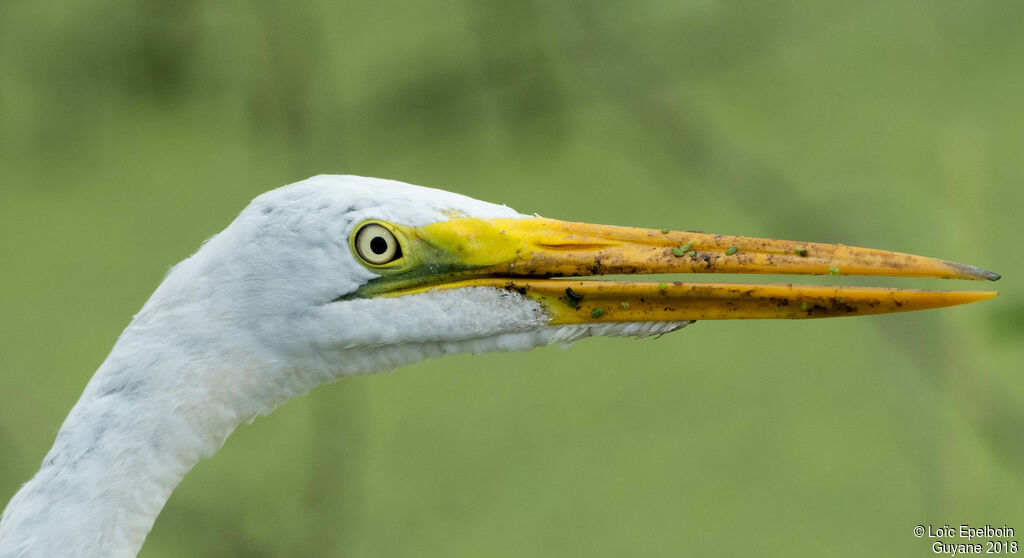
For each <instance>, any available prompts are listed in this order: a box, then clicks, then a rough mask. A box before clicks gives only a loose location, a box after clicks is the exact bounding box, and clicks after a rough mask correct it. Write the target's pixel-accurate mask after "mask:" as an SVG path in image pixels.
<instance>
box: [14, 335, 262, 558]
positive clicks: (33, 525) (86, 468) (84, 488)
mask: <svg viewBox="0 0 1024 558" xmlns="http://www.w3.org/2000/svg"><path fill="white" fill-rule="evenodd" d="M126 337H131V336H130V330H129V331H126V332H125V336H122V340H121V341H122V342H121V343H119V346H120V347H125V346H127V345H135V347H136V348H137V347H138V344H132V343H124V341H125V340H126ZM120 347H115V350H114V352H112V353H111V355H110V357H108V359H107V361H106V362H105V363H104V364H103V366H102V367H101V368H100V369H99V371H98V372H97V373H96V375H95V376H94V377H93V379H92V380H91V381H90V383H89V385H88V386H87V387H86V390H85V393H84V394H83V395H82V398H81V399H80V400H79V401H78V403H77V404H76V405H75V407H74V409H72V411H71V413H70V414H69V415H68V418H67V419H66V421H65V423H64V425H63V426H62V428H61V429H60V432H59V433H58V435H57V440H56V442H55V443H54V445H53V448H52V449H51V450H50V452H49V454H47V456H46V458H45V460H44V461H43V465H42V467H41V468H40V470H39V472H38V473H37V474H36V476H35V477H34V478H33V479H32V480H31V481H29V482H28V483H27V484H25V486H24V487H22V489H21V490H20V491H19V492H18V494H17V495H15V497H14V498H13V499H12V500H11V502H10V504H9V505H8V506H7V508H6V510H5V511H4V514H3V519H2V523H0V558H14V557H17V558H27V557H37V556H38V557H43V556H78V557H93V556H95V557H100V556H110V557H121V556H135V555H136V554H137V553H138V551H139V548H140V547H141V546H142V542H143V540H144V539H145V537H146V534H147V533H148V532H149V530H150V528H151V527H152V525H153V522H154V520H155V519H156V516H157V514H159V513H160V510H161V509H162V508H163V506H164V503H165V502H166V501H167V499H168V497H170V494H171V492H172V491H173V490H174V488H175V486H177V485H178V483H179V482H180V481H181V479H182V477H183V476H184V475H185V473H187V472H188V471H189V470H190V469H191V468H192V467H193V466H194V465H195V464H196V462H197V461H198V460H199V459H200V457H202V456H204V455H209V454H212V453H213V452H214V451H216V449H217V448H219V447H220V445H221V443H222V442H223V440H224V439H225V438H226V437H227V436H228V435H229V434H230V433H231V431H232V430H233V429H234V428H235V427H236V426H237V425H238V423H239V421H240V420H243V417H242V416H241V415H240V412H241V411H242V410H241V409H237V408H234V407H235V405H234V404H233V403H229V402H228V401H226V400H225V399H224V398H223V397H222V396H221V395H222V394H217V396H215V391H213V390H208V389H207V390H189V391H187V393H188V396H189V397H188V398H187V400H186V398H185V397H184V393H185V391H183V390H181V389H178V387H179V386H176V385H175V384H180V382H178V381H175V380H174V379H175V378H176V379H178V380H183V379H186V378H188V377H191V376H195V375H196V373H197V372H198V370H197V368H198V367H200V366H203V364H202V362H201V361H198V362H197V361H195V360H190V359H186V358H182V356H183V355H180V354H173V353H171V352H169V351H167V350H163V351H161V350H160V349H159V348H154V347H150V348H151V349H155V351H156V352H151V353H149V354H148V355H145V356H144V357H143V356H142V353H140V352H139V351H137V350H131V351H130V352H129V351H126V350H119V348H120ZM165 347H166V345H165ZM126 353H128V354H126ZM140 357H141V358H140ZM203 375H205V374H203ZM168 378H171V379H172V380H171V381H168ZM250 416H251V415H250Z"/></svg>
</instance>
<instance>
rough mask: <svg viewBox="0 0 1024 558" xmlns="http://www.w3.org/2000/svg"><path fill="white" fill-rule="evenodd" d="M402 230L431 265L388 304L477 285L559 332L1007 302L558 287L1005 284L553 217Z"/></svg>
mask: <svg viewBox="0 0 1024 558" xmlns="http://www.w3.org/2000/svg"><path fill="white" fill-rule="evenodd" d="M396 228H398V229H399V232H401V233H403V236H405V237H406V238H405V239H406V242H407V243H408V244H409V246H407V249H408V251H409V252H411V253H420V254H427V255H428V256H429V257H423V258H421V262H422V263H420V264H418V265H416V266H414V267H412V268H411V269H408V270H405V271H402V272H398V273H394V274H392V275H391V276H386V277H382V278H381V279H380V280H377V281H382V283H381V284H380V285H378V286H377V289H379V290H380V291H383V292H380V294H385V292H386V293H387V294H392V295H402V294H409V293H413V292H422V291H424V290H428V289H451V288H461V287H473V286H490V287H496V288H501V289H508V290H514V291H517V292H520V293H522V294H524V295H526V296H529V297H531V298H534V299H536V300H538V301H540V302H541V304H542V305H543V306H544V307H545V308H546V309H547V311H548V313H549V314H550V315H551V318H552V323H555V324H560V323H561V324H566V323H583V322H594V321H680V320H707V319H742V318H824V317H834V316H856V315H865V314H882V313H889V312H902V311H909V310H923V309H927V308H938V307H943V306H953V305H957V304H966V303H968V302H975V301H979V300H984V299H987V298H991V297H993V296H996V293H994V292H975V291H921V290H910V289H892V288H875V287H831V286H810V285H763V284H730V283H683V282H678V281H676V282H663V283H657V282H617V281H593V280H587V281H580V280H572V281H569V280H553V279H551V278H552V277H579V276H594V275H606V274H650V273H660V274H671V273H756V274H767V273H773V274H798V275H873V276H875V275H877V276H898V277H936V278H943V279H974V280H985V279H987V280H992V281H994V280H997V279H999V275H998V274H995V273H992V272H990V271H986V270H983V269H980V268H977V267H972V266H966V265H961V264H957V263H953V262H947V261H943V260H938V259H934V258H926V257H922V256H914V255H910V254H900V253H897V252H887V251H883V250H873V249H868V248H855V247H851V246H844V245H841V244H839V245H837V244H819V243H807V242H792V241H784V240H769V239H761V238H747V237H741V236H726V235H712V234H704V233H691V232H678V231H668V230H661V231H658V230H651V229H639V228H630V227H615V226H605V225H592V224H586V223H569V222H564V221H556V220H552V219H543V218H524V219H470V218H456V219H452V220H449V221H445V222H440V223H434V224H431V225H428V226H425V227H421V228H418V229H412V228H404V227H396ZM372 283H373V282H371V284H368V285H367V286H368V287H371V285H372ZM371 288H372V287H371ZM377 289H374V290H377Z"/></svg>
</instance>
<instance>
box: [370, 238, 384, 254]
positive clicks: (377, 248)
mask: <svg viewBox="0 0 1024 558" xmlns="http://www.w3.org/2000/svg"><path fill="white" fill-rule="evenodd" d="M370 250H372V251H373V253H374V254H377V255H378V256H379V255H381V254H383V253H384V252H387V251H388V241H387V240H384V237H383V236H375V237H373V240H371V241H370Z"/></svg>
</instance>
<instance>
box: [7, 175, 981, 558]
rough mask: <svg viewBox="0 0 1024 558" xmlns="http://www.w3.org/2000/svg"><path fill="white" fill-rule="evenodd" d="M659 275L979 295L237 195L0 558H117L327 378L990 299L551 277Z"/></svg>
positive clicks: (322, 202) (328, 187) (680, 242)
mask: <svg viewBox="0 0 1024 558" xmlns="http://www.w3.org/2000/svg"><path fill="white" fill-rule="evenodd" d="M681 272H697V273H700V272H730V273H792V274H829V273H831V274H836V273H841V274H844V275H894V276H897V275H898V276H920V277H943V278H959V279H989V280H995V279H998V278H999V276H998V275H996V274H994V273H991V272H988V271H985V270H982V269H979V268H975V267H970V266H965V265H960V264H955V263H951V262H945V261H941V260H935V259H931V258H923V257H919V256H911V255H906V254H897V253H893V252H883V251H879V250H869V249H863V248H852V247H846V246H842V245H828V244H813V243H801V242H788V241H778V240H764V239H753V238H744V237H736V236H723V235H710V234H701V233H691V232H680V231H669V230H646V229H635V228H625V227H611V226H601V225H589V224H581V223H568V222H562V221H555V220H550V219H543V218H540V217H531V216H527V215H521V214H519V213H517V212H515V211H513V210H512V209H509V208H508V207H504V206H499V205H493V204H490V203H486V202H482V201H477V200H474V199H471V198H467V197H464V196H460V195H457V194H452V193H448V192H444V191H441V190H434V189H430V188H423V187H419V186H412V185H408V184H403V183H400V182H394V181H388V180H379V179H372V178H362V177H356V176H317V177H314V178H310V179H308V180H305V181H302V182H298V183H295V184H292V185H289V186H285V187H282V188H279V189H276V190H273V191H270V192H268V193H266V194H263V195H261V196H259V197H257V198H256V199H255V200H254V201H253V202H252V203H251V204H250V205H249V206H248V207H247V208H246V209H245V210H244V211H242V213H241V214H240V215H239V216H238V218H237V219H235V221H234V222H233V223H231V225H229V226H228V228H227V229H225V230H224V231H223V232H221V233H220V234H218V235H216V236H214V237H213V238H211V239H209V240H208V241H207V242H206V243H205V244H204V245H203V246H202V247H201V248H200V249H199V251H198V252H196V253H195V254H194V255H192V256H191V257H190V258H188V259H186V260H185V261H183V262H181V263H180V264H178V265H177V266H175V267H174V268H173V269H171V271H170V272H169V273H168V274H167V277H166V278H165V279H164V281H163V282H162V283H161V284H160V286H159V287H158V288H157V290H156V292H155V293H153V296H152V297H151V298H150V299H149V301H148V302H147V303H146V304H145V305H144V306H143V307H142V310H141V311H140V312H139V313H138V314H137V315H136V316H135V317H134V319H133V320H132V322H131V324H130V325H129V326H128V327H127V328H126V329H125V330H124V332H123V333H122V334H121V336H120V338H118V340H117V342H116V343H115V344H114V348H113V350H112V351H111V352H110V355H109V356H108V357H107V359H106V360H105V361H104V363H103V364H102V365H101V366H100V368H99V370H98V371H97V372H96V374H95V375H94V376H93V377H92V379H91V380H90V381H89V383H88V385H87V386H86V387H85V391H84V393H83V394H82V397H81V399H79V401H78V403H77V404H76V405H75V406H74V408H73V409H72V410H71V413H70V414H69V415H68V417H67V419H66V420H65V421H64V424H63V426H62V427H61V429H60V431H59V433H58V434H57V439H56V442H55V443H54V445H53V448H52V449H51V450H50V452H49V453H48V454H47V455H46V458H45V459H44V461H43V464H42V467H41V468H40V470H39V472H38V473H37V474H36V475H35V477H34V478H32V480H30V481H29V482H28V483H26V484H25V485H24V486H23V487H22V488H21V490H20V491H19V492H18V493H17V494H16V495H15V496H14V497H13V498H12V499H11V501H10V503H9V504H8V506H7V508H6V510H5V511H4V513H3V517H2V520H0V557H2V558H14V557H18V558H26V557H47V558H50V557H53V556H76V557H122V556H134V555H135V554H136V553H137V552H138V550H139V549H140V547H141V546H142V543H143V540H144V539H145V537H146V534H147V533H148V532H149V530H150V528H151V527H152V525H153V521H154V520H155V518H156V516H157V514H158V513H159V512H160V509H161V508H162V507H163V505H164V503H165V502H166V500H167V498H168V497H169V496H170V494H171V491H172V490H173V489H174V487H175V486H176V485H177V484H178V483H179V482H180V481H181V479H182V477H183V476H184V475H185V474H186V473H187V472H188V471H189V470H190V469H191V468H192V467H193V465H195V464H196V462H197V461H198V460H199V459H200V458H202V457H206V456H210V455H212V454H213V453H214V452H215V451H217V449H218V448H219V447H220V446H221V445H222V444H223V442H224V440H225V438H227V436H228V435H229V434H231V432H232V431H233V430H234V429H235V427H237V426H238V425H239V424H241V423H242V422H245V421H250V420H252V419H253V418H254V417H256V416H257V415H261V414H266V413H269V412H270V411H271V410H272V409H274V408H275V407H277V406H278V405H280V404H281V403H283V402H284V401H286V400H288V399H290V398H292V397H295V396H297V395H300V394H303V393H305V392H307V391H309V390H310V389H312V388H314V387H316V386H317V385H319V384H321V383H324V382H329V381H333V380H336V379H338V378H339V377H341V376H345V375H350V374H359V373H369V372H376V371H379V370H386V369H392V368H395V367H398V366H402V365H405V364H409V363H412V362H416V361H419V360H422V359H426V358H431V357H438V356H442V355H445V354H453V353H461V352H473V353H481V352H487V351H510V350H527V349H530V348H533V347H537V346H540V345H547V344H550V343H556V342H572V341H574V340H577V339H580V338H583V337H587V336H591V335H626V336H636V337H643V336H647V335H652V334H661V333H666V332H669V331H673V330H676V329H679V328H681V327H683V326H685V325H687V324H688V323H690V322H691V321H693V320H701V319H730V318H819V317H830V316H849V315H858V314H876V313H883V312H899V311H906V310H918V309H924V308H934V307H939V306H948V305H953V304H963V303H967V302H973V301H977V300H982V299H986V298H990V297H992V296H995V294H996V293H992V292H965V291H946V292H942V291H915V290H903V289H882V288H865V287H828V286H798V285H740V284H722V283H696V284H687V283H681V282H665V283H655V282H612V281H597V280H569V279H553V278H552V277H573V276H585V275H602V274H610V273H615V274H637V273H681Z"/></svg>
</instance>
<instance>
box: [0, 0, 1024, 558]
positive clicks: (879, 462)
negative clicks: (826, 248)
mask: <svg viewBox="0 0 1024 558" xmlns="http://www.w3.org/2000/svg"><path fill="white" fill-rule="evenodd" d="M1022 36H1024V3H1020V2H1012V1H995V0H993V1H980V0H979V1H974V2H960V1H954V0H927V1H924V0H922V1H909V2H890V1H874V2H866V3H861V2H858V3H848V2H840V1H829V2H797V1H786V2H771V3H769V2H722V1H675V2H666V1H657V0H644V1H638V2H621V3H612V2H600V3H599V2H585V1H574V2H565V3H561V2H536V1H526V2H499V1H494V0H489V1H473V0H467V1H463V2H441V3H437V2H395V3H391V2H381V3H358V4H356V3H348V2H327V1H314V2H308V3H297V2H289V3H286V2H280V3H273V2H264V1H256V2H238V1H232V0H228V1H224V2H199V1H196V0H190V1H171V0H148V1H140V2H133V3H123V2H112V1H109V0H99V1H94V2H88V3H83V2H70V1H65V0H59V1H54V0H48V1H46V2H24V1H20V2H19V1H6V2H3V3H2V4H0V255H2V263H0V266H2V267H0V270H2V272H0V293H2V295H0V501H2V502H6V500H7V499H8V498H9V497H10V496H11V495H12V494H13V493H14V492H15V491H16V489H17V488H18V486H19V485H20V483H22V482H24V481H26V480H27V479H28V478H30V476H31V475H32V474H33V472H34V471H35V470H36V468H37V467H38V465H39V463H40V462H41V460H42V458H43V455H44V454H45V453H46V451H47V449H48V448H49V446H50V444H51V443H52V441H53V437H54V435H55V433H56V429H57V428H58V426H59V425H60V423H61V422H62V420H63V419H64V417H65V415H66V413H67V411H68V410H69V409H70V407H71V406H72V404H73V403H74V402H75V400H76V399H77V397H78V395H79V394H80V393H81V390H82V388H83V387H84V385H85V383H86V381H87V380H88V378H89V376H90V375H91V374H92V372H93V371H94V370H95V369H96V367H97V366H98V365H99V364H100V362H102V360H103V358H104V357H105V355H106V354H107V352H108V351H109V350H110V347H111V346H112V344H113V342H114V340H115V339H116V337H117V335H118V333H119V332H120V331H121V330H122V329H123V328H124V327H125V325H127V323H128V321H129V320H130V318H131V316H132V314H133V313H134V312H135V311H137V310H138V309H139V308H140V307H141V305H142V304H143V302H144V301H145V300H146V298H147V297H148V296H149V294H150V293H151V292H152V291H153V289H154V288H155V287H156V285H157V284H158V283H159V282H160V280H161V277H162V276H163V274H164V273H165V272H166V271H167V269H168V268H169V266H171V265H172V264H174V263H176V262H178V261H180V260H181V259H183V258H185V257H186V256H188V255H189V254H190V253H192V252H193V251H194V250H195V249H196V248H197V247H198V246H199V244H200V243H201V242H202V241H203V239H205V238H207V237H209V236H210V235H212V234H214V233H216V232H218V231H219V230H221V229H222V228H223V227H224V226H226V225H227V224H228V223H229V222H230V221H231V220H232V218H233V217H234V216H235V215H236V214H237V212H238V211H240V210H241V209H242V207H244V206H245V204H246V203H247V202H248V201H249V200H250V199H251V198H252V197H254V196H256V195H257V194H259V193H261V192H263V191H265V190H268V189H270V188H273V187H276V186H280V185H283V184H286V183H289V182H293V181H296V180H300V179H303V178H306V177H307V176H309V175H312V174H317V173H350V174H362V175H369V176H379V177H386V178H394V179H399V180H404V181H407V182H412V183H416V184H423V185H430V186H437V187H442V188H445V189H449V190H453V191H457V192H461V193H464V194H468V195H471V196H475V197H479V198H483V199H486V200H489V201H494V202H500V203H506V204H508V205H510V206H512V207H514V208H516V209H518V210H520V211H522V212H526V213H532V212H537V213H540V214H541V215H544V216H549V217H556V218H562V219H570V220H586V221H593V222H603V223H610V224H622V225H637V226H648V227H655V228H660V227H673V228H682V229H702V230H707V231H710V232H722V233H732V234H746V235H755V236H772V237H778V238H788V239H799V240H814V241H839V242H844V243H849V244H854V245H864V246H871V247H876V248H885V249H892V250H900V251H907V252H913V253H918V254H924V255H930V256H936V257H941V258H947V259H952V260H956V261H961V262H964V263H970V264H975V265H979V266H982V267H986V268H989V269H993V270H995V271H998V272H1001V273H1003V274H1004V275H1005V276H1006V278H1005V279H1004V280H1003V281H1001V282H1000V283H998V284H995V285H983V284H963V283H950V282H942V281H928V280H894V281H884V280H883V281H878V280H874V281H872V282H873V283H882V284H891V285H896V286H922V287H931V288H961V287H962V288H981V289H984V288H991V287H996V288H998V290H1000V293H1001V294H1000V297H999V298H998V299H996V300H994V301H989V302H985V303H980V304H976V305H971V306H966V307H959V308H952V309H946V310H939V311H930V312H921V313H915V314H907V315H895V316H881V317H873V318H854V319H845V320H829V321H817V322H753V321H751V322H736V323H730V322H703V323H699V324H696V325H694V326H691V327H689V328H686V329H685V330H683V331H681V332H679V333H676V334H672V335H668V336H665V337H663V338H660V339H656V340H644V341H635V340H617V339H590V340H586V341H583V342H580V343H578V344H576V345H574V346H573V347H571V348H570V349H568V350H561V349H559V348H546V349H541V350H537V351H534V352H532V353H526V354H495V355H487V356H477V357H474V356H461V357H454V358H446V359H443V360H438V361H431V362H427V363H424V364H420V365H418V366H414V367H410V368H408V369H404V370H401V371H399V372H398V373H395V374H383V375H377V376H368V377H359V378H350V379H345V380H342V381H341V382H339V383H337V384H334V385H330V386H327V387H322V388H319V389H317V390H315V391H314V392H313V393H311V394H310V395H308V396H306V397H304V398H302V399H299V400H297V401H293V402H291V403H289V404H287V405H285V406H284V407H282V408H281V409H279V410H277V411H276V412H274V413H273V414H272V415H271V416H269V417H267V418H261V419H259V420H257V421H256V422H255V424H253V425H251V426H245V427H242V428H240V429H239V431H238V432H236V434H235V435H234V436H232V437H231V438H230V439H229V440H228V441H227V443H226V444H225V446H224V448H223V449H222V450H221V451H220V453H219V454H218V455H217V456H216V457H215V458H214V459H212V460H208V461H204V462H202V463H200V464H199V466H198V467H197V468H196V469H195V470H194V471H193V472H192V473H191V474H190V475H189V476H188V477H187V478H186V479H185V481H184V482H183V483H182V485H181V486H180V487H179V489H178V490H177V491H176V492H175V493H174V495H173V496H172V498H171V499H170V501H169V503H168V504H167V507H166V508H165V510H164V512H163V513H162V515H161V516H160V518H159V519H158V520H157V523H156V526H155V528H154V530H153V532H152V533H151V535H150V537H149V539H148V541H147V543H146V545H145V546H144V547H143V551H142V554H141V555H142V556H144V557H149V558H157V557H164V556H257V557H258V556H354V557H364V556H365V557H369V556H397V557H401V556H417V557H428V556H444V557H451V556H474V557H476V556H679V555H691V554H693V555H718V556H746V555H757V554H783V553H784V554H787V555H793V556H800V555H808V556H819V555H823V554H827V555H832V556H854V555H856V556H862V555H908V556H918V555H920V556H924V555H929V554H931V549H930V541H927V540H921V539H916V538H915V537H914V536H913V534H912V529H913V527H914V526H915V525H918V524H929V523H931V524H935V525H943V524H947V523H948V524H951V525H958V524H960V523H968V522H969V523H978V524H984V523H991V524H993V525H1003V524H1007V525H1009V526H1011V527H1014V528H1016V529H1017V531H1018V533H1019V535H1018V536H1019V538H1020V539H1021V542H1024V505H1022V504H1021V501H1020V495H1021V494H1022V493H1024V472H1022V471H1024V439H1022V436H1021V435H1022V433H1024V383H1022V382H1021V373H1022V371H1024V370H1022V363H1024V294H1022V293H1021V291H1020V289H1019V288H1018V286H1017V285H1018V284H1019V283H1018V281H1019V278H1020V277H1022V276H1024V263H1022V259H1021V250H1020V248H1019V247H1018V245H1017V243H1016V241H1015V239H1017V238H1020V237H1021V232H1022V224H1021V223H1022V219H1021V210H1022V208H1024V189H1022V187H1021V177H1022V176H1024V156H1022V153H1024V110H1022V99H1024V66H1022V60H1024V41H1022V40H1021V37H1022ZM718 279H721V278H720V277H719V278H718ZM829 279H832V282H836V279H837V278H829ZM811 281H813V279H812V280H811ZM838 282H841V283H843V282H845V283H847V284H851V283H852V284H860V283H862V282H858V281H857V280H855V279H848V278H842V277H840V278H838Z"/></svg>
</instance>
